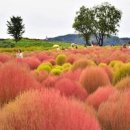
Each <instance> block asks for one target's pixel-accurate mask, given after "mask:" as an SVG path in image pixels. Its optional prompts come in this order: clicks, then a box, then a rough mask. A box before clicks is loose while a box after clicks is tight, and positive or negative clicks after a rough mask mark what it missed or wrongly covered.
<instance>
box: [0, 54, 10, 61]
mask: <svg viewBox="0 0 130 130" xmlns="http://www.w3.org/2000/svg"><path fill="white" fill-rule="evenodd" d="M11 59H12V57H11V56H10V55H8V54H4V53H0V62H2V63H5V62H7V61H9V60H11Z"/></svg>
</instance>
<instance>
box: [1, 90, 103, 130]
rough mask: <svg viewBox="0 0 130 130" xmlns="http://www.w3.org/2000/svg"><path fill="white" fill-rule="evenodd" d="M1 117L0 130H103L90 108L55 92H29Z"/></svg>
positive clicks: (8, 105)
mask: <svg viewBox="0 0 130 130" xmlns="http://www.w3.org/2000/svg"><path fill="white" fill-rule="evenodd" d="M0 114H1V116H0V130H101V129H100V126H99V123H98V121H97V119H96V117H95V115H94V114H93V111H92V110H90V108H89V107H85V106H84V105H83V104H81V103H80V102H77V101H75V100H69V99H67V98H65V97H61V96H60V94H59V93H58V92H57V91H54V90H50V91H49V90H43V91H38V90H35V91H34V90H33V91H28V92H26V93H24V94H22V95H21V96H19V97H17V98H16V100H15V101H13V102H10V103H9V104H7V105H5V106H4V107H3V109H2V110H1V112H0Z"/></svg>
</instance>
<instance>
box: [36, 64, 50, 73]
mask: <svg viewBox="0 0 130 130" xmlns="http://www.w3.org/2000/svg"><path fill="white" fill-rule="evenodd" d="M51 69H52V65H51V63H42V64H40V65H39V66H38V67H37V70H38V71H47V72H48V73H49V72H50V71H51Z"/></svg>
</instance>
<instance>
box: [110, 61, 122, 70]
mask: <svg viewBox="0 0 130 130" xmlns="http://www.w3.org/2000/svg"><path fill="white" fill-rule="evenodd" d="M109 66H110V67H111V68H112V69H113V70H114V72H116V71H118V70H119V69H120V68H122V67H123V66H124V63H123V62H122V61H118V60H113V61H111V62H110V63H109Z"/></svg>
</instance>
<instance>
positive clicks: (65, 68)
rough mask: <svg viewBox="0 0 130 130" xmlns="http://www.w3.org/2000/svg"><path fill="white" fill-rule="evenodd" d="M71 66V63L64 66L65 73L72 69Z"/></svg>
mask: <svg viewBox="0 0 130 130" xmlns="http://www.w3.org/2000/svg"><path fill="white" fill-rule="evenodd" d="M71 66H72V65H71V64H70V63H65V64H64V65H63V71H64V72H67V71H69V70H70V69H71Z"/></svg>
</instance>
